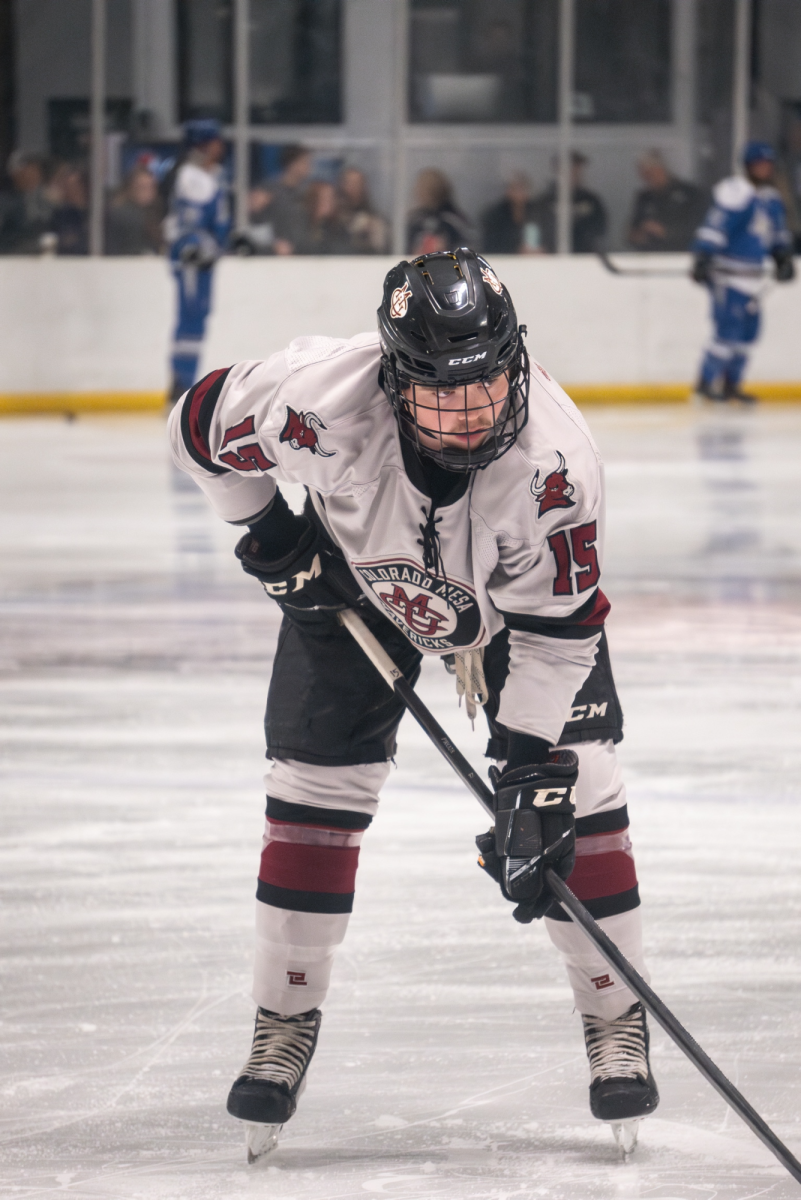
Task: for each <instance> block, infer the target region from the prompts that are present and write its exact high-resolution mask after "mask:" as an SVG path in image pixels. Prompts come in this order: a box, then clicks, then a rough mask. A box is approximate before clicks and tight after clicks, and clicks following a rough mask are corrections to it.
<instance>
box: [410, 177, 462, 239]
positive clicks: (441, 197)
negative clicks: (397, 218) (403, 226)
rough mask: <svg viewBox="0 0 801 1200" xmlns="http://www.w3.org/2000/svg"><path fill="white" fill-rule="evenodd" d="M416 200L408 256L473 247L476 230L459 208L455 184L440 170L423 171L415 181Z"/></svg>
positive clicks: (411, 219) (411, 214) (411, 218)
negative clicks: (455, 197)
mask: <svg viewBox="0 0 801 1200" xmlns="http://www.w3.org/2000/svg"><path fill="white" fill-rule="evenodd" d="M414 198H415V201H416V204H417V207H416V208H414V209H413V210H412V211H411V212H410V213H409V225H408V231H407V236H406V244H407V248H408V249H407V253H409V254H432V253H433V252H434V251H435V250H456V249H458V247H459V246H469V245H471V244H472V242H473V240H474V238H475V230H474V229H473V227H472V225H471V224H470V222H469V221H468V219H467V217H466V216H465V215H464V213H463V212H461V210H460V209H459V208H458V207H457V205H456V201H455V200H454V197H453V184H452V183H451V181H450V179H449V178H448V176H447V175H445V174H444V173H443V172H442V171H438V170H437V169H436V167H426V168H425V170H423V171H421V172H420V174H419V175H418V176H417V179H416V180H415V188H414Z"/></svg>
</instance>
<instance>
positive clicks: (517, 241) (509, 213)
mask: <svg viewBox="0 0 801 1200" xmlns="http://www.w3.org/2000/svg"><path fill="white" fill-rule="evenodd" d="M481 226H482V230H483V241H482V246H483V248H484V250H485V251H486V253H487V254H542V245H541V241H542V230H541V228H540V216H539V210H538V207H537V205H536V204H535V203H534V201H533V200H532V198H531V180H530V179H529V177H528V175H525V174H524V173H523V172H522V171H515V173H514V174H513V175H511V176H510V177H509V181H508V183H507V184H506V191H505V193H504V197H503V199H502V200H499V201H498V203H497V204H493V205H492V207H491V208H488V209H486V210H485V212H484V215H483V217H482V218H481Z"/></svg>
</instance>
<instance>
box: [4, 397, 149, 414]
mask: <svg viewBox="0 0 801 1200" xmlns="http://www.w3.org/2000/svg"><path fill="white" fill-rule="evenodd" d="M166 403H167V393H166V392H0V416H33V415H35V414H39V413H41V414H61V415H64V414H68V413H153V412H161V411H163V409H164V406H165V404H166Z"/></svg>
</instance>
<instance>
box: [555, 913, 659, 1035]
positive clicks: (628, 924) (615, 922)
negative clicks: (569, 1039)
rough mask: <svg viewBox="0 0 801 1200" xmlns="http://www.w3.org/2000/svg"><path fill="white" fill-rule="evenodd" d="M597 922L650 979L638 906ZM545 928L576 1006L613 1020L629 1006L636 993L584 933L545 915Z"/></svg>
mask: <svg viewBox="0 0 801 1200" xmlns="http://www.w3.org/2000/svg"><path fill="white" fill-rule="evenodd" d="M598 924H599V925H600V926H601V929H603V931H604V933H606V934H607V935H608V936H609V937H610V938H611V939H612V941H613V942H614V943H615V945H616V946H618V947H619V949H620V950H621V951H622V953H623V954H625V956H626V958H627V959H628V960H629V962H630V963H631V964H632V966H634V967H636V969H637V970H638V971H639V973H640V974H641V975H642V977H643V978H644V979H645V980H646V981H647V980H649V979H650V975H649V974H648V968H647V967H646V965H645V960H644V958H643V950H642V922H641V919H640V909H639V907H638V908H633V909H632V910H631V911H630V912H624V913H618V914H617V915H616V916H614V917H602V918H601V919H600V920H599V921H598ZM545 928H546V929H547V930H548V934H549V936H550V938H551V941H552V942H553V944H554V946H556V948H557V950H558V951H559V953H560V954H561V955H562V958H563V959H564V961H565V966H566V968H567V977H568V979H569V980H570V986H571V987H572V988H573V995H574V997H575V1000H576V1008H577V1009H578V1011H579V1012H580V1013H583V1014H584V1015H586V1016H593V1017H602V1018H603V1019H604V1020H605V1021H614V1020H615V1018H616V1017H619V1016H621V1015H622V1014H623V1013H624V1012H625V1011H626V1009H628V1008H630V1007H631V1005H632V1004H634V1003H635V1002H636V1000H637V997H636V996H635V995H634V993H633V992H631V991H630V990H629V988H628V987H627V986H626V985H625V983H623V981H622V980H621V979H620V978H619V977H618V975H617V972H616V971H613V970H612V968H611V967H610V966H609V964H608V963H607V962H606V960H605V959H603V958H602V957H601V955H600V954H599V953H598V951H597V950H596V949H595V947H594V946H593V944H592V942H591V941H590V940H589V938H588V937H587V935H586V934H585V933H584V932H583V930H582V929H580V928H579V926H578V925H575V924H574V923H573V922H572V921H552V920H550V919H549V918H548V917H546V918H545Z"/></svg>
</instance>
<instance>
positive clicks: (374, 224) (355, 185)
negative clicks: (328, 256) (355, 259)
mask: <svg viewBox="0 0 801 1200" xmlns="http://www.w3.org/2000/svg"><path fill="white" fill-rule="evenodd" d="M339 210H340V213H341V217H342V223H343V225H344V227H345V229H346V230H347V234H348V239H349V243H350V250H349V253H351V254H385V253H386V251H387V248H388V237H387V232H388V231H387V223H386V221H385V220H384V218H383V217H381V216H379V215H378V213H377V212H375V211H374V209H373V206H372V205H371V203H370V197H369V195H368V191H367V180H366V179H365V177H364V175H363V174H362V172H361V171H359V170H357V169H356V167H345V169H344V171H343V172H342V174H341V175H340V177H339Z"/></svg>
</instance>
